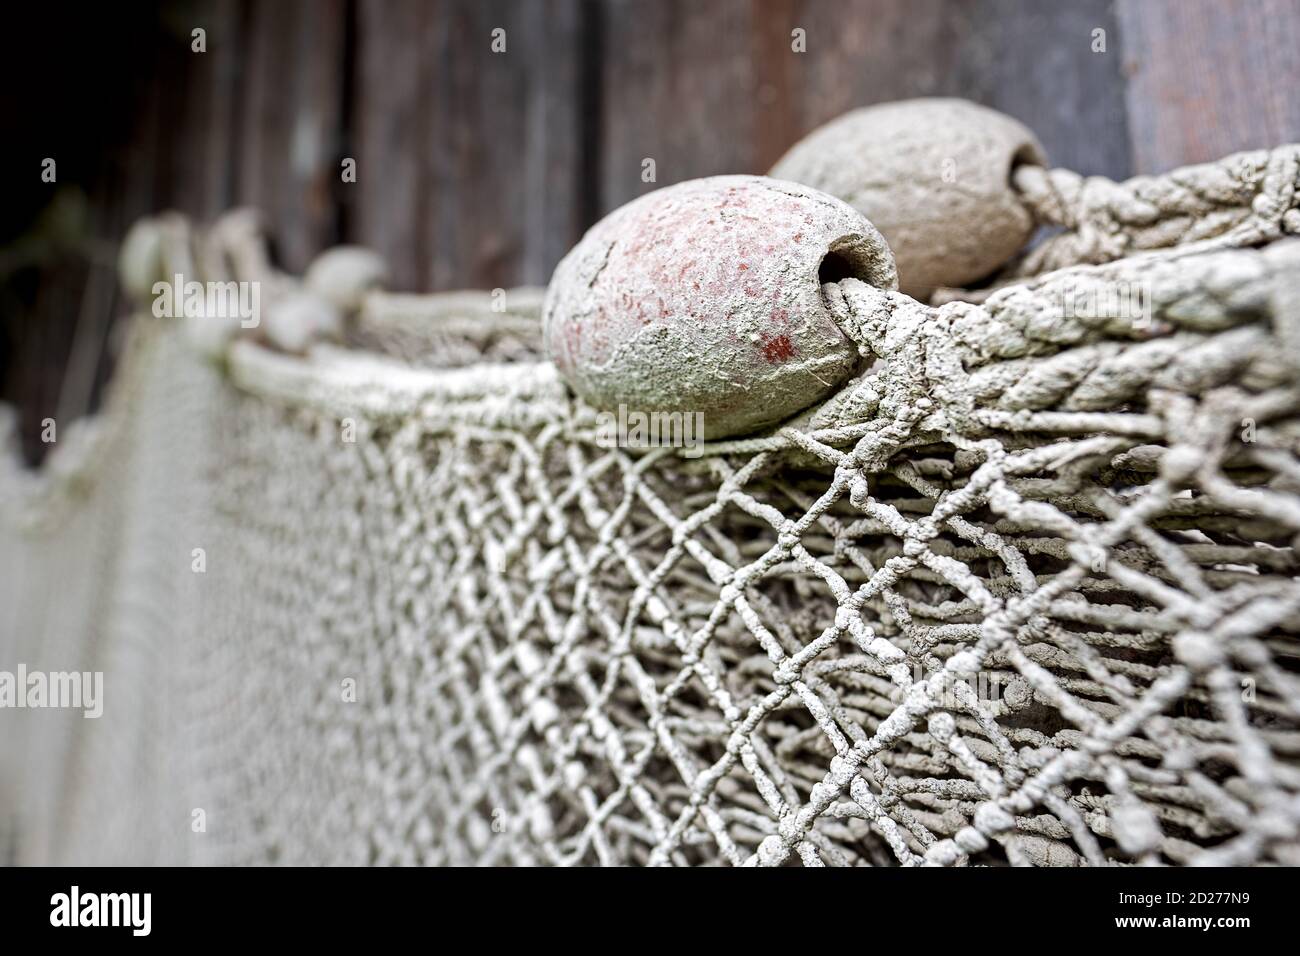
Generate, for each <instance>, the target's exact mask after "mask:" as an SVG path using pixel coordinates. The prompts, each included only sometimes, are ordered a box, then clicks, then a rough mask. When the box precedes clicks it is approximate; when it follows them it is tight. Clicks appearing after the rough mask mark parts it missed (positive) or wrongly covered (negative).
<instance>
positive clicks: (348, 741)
mask: <svg viewBox="0 0 1300 956" xmlns="http://www.w3.org/2000/svg"><path fill="white" fill-rule="evenodd" d="M1298 264H1300V252H1298V251H1297V246H1296V245H1294V244H1289V243H1287V242H1277V243H1274V244H1272V245H1268V246H1266V247H1264V248H1263V249H1240V250H1226V251H1214V250H1210V251H1193V252H1189V253H1188V254H1185V255H1173V256H1166V257H1162V258H1147V259H1140V260H1139V259H1122V260H1120V261H1118V262H1116V263H1113V264H1111V265H1099V266H1088V267H1081V268H1074V269H1068V270H1066V271H1064V272H1056V273H1052V274H1050V275H1046V276H1043V277H1041V278H1038V279H1034V280H1031V281H1027V282H1022V283H1020V284H1017V285H1015V286H1013V287H1010V288H1007V289H1003V290H1001V291H999V292H996V293H994V294H993V295H992V296H990V297H989V298H988V299H987V301H986V302H985V303H983V304H982V305H974V304H970V303H966V302H951V303H948V304H946V305H943V306H942V307H937V308H931V307H928V306H924V305H921V304H919V303H916V302H914V301H912V300H910V299H908V298H906V297H905V296H902V295H899V294H896V293H885V292H881V291H879V290H875V289H872V288H870V287H868V286H865V285H863V284H862V283H858V282H855V281H854V280H844V281H842V282H840V283H837V284H831V285H828V286H826V287H825V289H824V294H825V295H826V297H827V302H828V303H829V305H830V307H831V309H832V311H833V312H834V314H835V315H836V317H837V319H838V320H839V321H840V323H841V325H842V327H843V328H845V329H846V330H847V331H850V332H851V334H852V336H853V338H854V339H855V340H856V341H857V342H858V343H859V345H860V347H861V348H862V350H863V353H864V356H866V357H867V358H868V359H869V360H870V363H869V368H868V370H867V371H866V372H865V373H864V374H863V375H862V376H861V377H860V378H858V379H857V380H855V381H854V382H852V383H850V385H848V386H846V387H845V388H844V389H843V390H841V391H840V392H839V393H838V394H837V395H836V396H835V397H834V398H832V399H831V400H830V401H829V402H827V403H826V404H825V405H823V406H821V407H819V408H816V409H813V410H811V411H810V412H809V413H807V414H806V415H804V416H801V417H800V418H799V419H798V420H796V421H795V422H792V423H791V424H789V425H788V426H787V427H785V428H782V429H780V430H778V431H776V432H774V433H772V434H770V435H766V436H763V437H760V438H753V439H746V440H739V441H731V442H722V443H715V444H711V445H708V446H706V447H705V448H704V449H703V450H702V453H700V454H696V453H695V451H689V452H688V450H683V449H679V448H668V447H664V448H654V449H649V450H646V449H633V448H627V447H619V446H617V445H614V446H610V444H609V443H608V442H605V441H603V440H602V439H601V437H600V429H599V427H598V421H597V417H596V413H595V412H594V411H593V410H591V409H589V408H587V407H585V406H584V405H582V404H581V403H580V402H577V401H576V400H574V399H573V398H572V397H571V395H570V394H569V393H568V392H567V390H566V389H565V388H564V386H563V384H562V383H561V382H560V380H559V379H558V377H557V375H556V374H555V372H554V370H553V368H552V367H551V366H550V365H549V364H548V363H546V362H545V361H542V360H540V355H539V352H538V335H537V326H536V296H535V294H534V293H531V292H529V293H524V294H521V295H520V296H519V297H518V299H517V301H518V302H521V303H522V305H520V306H519V307H518V308H517V310H515V311H514V312H513V313H512V314H508V315H505V316H500V315H499V314H497V313H493V312H492V310H491V309H484V308H483V300H481V299H480V300H479V301H477V302H475V301H473V300H472V299H465V298H460V299H453V300H447V299H439V298H437V297H432V298H425V299H422V300H413V299H410V298H408V297H391V296H385V295H382V294H380V295H375V296H372V297H371V298H370V299H369V300H368V301H367V304H366V306H365V309H364V311H363V314H362V316H361V320H360V322H359V323H358V324H357V326H356V328H355V329H354V334H355V340H354V341H353V343H352V347H350V348H341V347H333V346H328V345H319V346H317V347H315V348H314V349H313V350H312V351H311V352H310V354H309V355H308V356H307V357H306V358H301V357H296V356H292V355H284V354H278V353H276V352H275V351H273V350H270V349H268V348H265V347H263V346H261V345H258V344H255V343H253V342H248V341H240V342H236V343H235V344H234V345H233V346H232V347H231V348H230V350H229V351H228V352H227V353H226V354H224V355H223V357H222V359H221V361H220V362H217V363H213V362H211V361H208V360H206V359H204V358H202V357H200V355H199V354H198V353H197V352H196V351H195V350H194V349H193V348H192V347H190V345H189V343H188V341H187V339H186V336H185V334H184V330H183V329H182V328H181V327H180V325H179V323H176V322H171V321H164V320H154V319H151V318H148V317H140V318H138V319H137V320H136V322H135V328H134V334H133V336H132V340H131V345H130V348H129V353H128V355H127V357H126V359H125V361H124V363H123V366H122V368H121V370H120V374H119V375H118V377H117V381H116V382H115V384H114V387H113V393H112V395H111V397H110V401H109V402H108V407H107V411H106V412H105V414H104V415H102V416H101V417H100V418H99V419H98V420H96V421H93V422H85V423H80V424H79V425H77V426H74V427H72V428H70V429H68V434H67V435H66V436H64V437H61V439H60V443H59V444H60V447H59V448H58V449H57V450H56V451H55V452H54V454H53V455H52V456H51V461H50V462H49V464H48V465H47V467H46V469H45V471H44V473H42V474H40V475H33V474H31V473H27V472H23V471H22V470H20V469H19V468H18V467H17V466H16V465H12V464H10V465H6V470H5V472H4V473H3V475H0V489H3V492H2V493H3V502H2V504H0V509H2V512H3V515H4V522H3V531H2V532H0V554H2V555H3V562H4V566H5V568H6V569H8V573H6V574H5V575H4V577H3V579H0V608H3V612H2V613H3V614H4V616H5V626H4V630H3V645H2V646H0V650H2V651H3V653H4V655H5V656H4V660H5V661H23V662H25V664H26V665H27V666H28V667H29V668H31V669H39V668H44V669H47V670H51V671H53V670H87V671H102V672H103V673H104V687H105V692H104V712H103V716H102V717H100V718H98V719H95V720H87V719H84V718H83V717H82V715H81V713H80V712H79V711H72V712H68V711H49V710H28V711H10V712H7V713H6V714H5V715H4V721H5V727H6V732H5V733H4V735H3V737H2V738H0V748H2V749H0V761H2V762H0V767H3V770H4V780H5V784H4V788H3V790H0V800H3V801H4V802H3V804H0V806H3V807H4V810H5V815H4V818H5V825H6V829H7V830H8V833H9V839H8V841H7V842H8V844H9V845H10V846H11V847H12V852H13V855H14V857H15V858H16V859H18V860H19V861H21V862H34V863H35V862H39V863H53V862H65V863H66V862H75V863H94V862H117V863H121V862H132V863H159V862H171V863H264V862H284V863H380V864H386V863H412V864H415V863H419V864H445V863H458V864H469V863H473V864H507V863H508V864H597V863H599V864H634V865H639V864H672V865H700V864H719V863H722V864H734V865H745V864H760V865H774V864H782V863H803V864H805V865H822V864H831V865H861V864H875V865H897V864H903V865H915V864H919V863H932V864H935V863H937V864H944V865H953V864H957V865H961V864H975V865H980V864H1005V863H1012V864H1030V865H1076V864H1106V863H1167V864H1187V863H1213V862H1218V863H1232V864H1247V863H1265V862H1280V863H1292V864H1294V863H1300V766H1298V764H1300V761H1298V759H1297V757H1298V755H1300V713H1298V711H1300V677H1298V676H1297V669H1298V668H1297V664H1298V661H1297V652H1298V650H1300V645H1298V643H1297V636H1296V635H1297V630H1300V617H1297V610H1298V609H1300V582H1298V581H1297V576H1296V571H1297V558H1296V551H1295V545H1296V535H1297V532H1300V457H1298V455H1300V391H1298V390H1297V387H1296V382H1295V370H1296V368H1297V365H1298V364H1300V350H1298V349H1297V343H1298V341H1300V338H1298V337H1297V332H1300V324H1298V323H1300V289H1297V283H1296V278H1295V277H1296V275H1297V265H1298ZM1135 282H1136V283H1140V288H1141V289H1142V301H1143V303H1144V306H1143V313H1142V315H1141V316H1138V317H1134V316H1131V315H1130V316H1116V315H1114V314H1111V313H1109V312H1107V311H1106V310H1104V309H1103V310H1097V309H1087V308H1079V307H1078V305H1079V303H1080V302H1081V301H1084V300H1085V299H1086V297H1087V296H1088V295H1089V294H1091V293H1090V292H1089V290H1092V292H1094V293H1095V292H1097V291H1098V290H1101V289H1104V288H1108V287H1114V286H1115V285H1116V284H1122V283H1135ZM1081 297H1083V298H1081ZM412 310H414V313H415V315H414V320H413V319H412ZM469 316H472V317H473V318H474V321H472V322H467V321H466V319H467V317H469ZM494 322H499V323H500V324H499V325H497V326H493V323H494ZM530 322H531V324H530ZM412 336H415V337H416V338H419V337H420V336H425V338H424V339H422V340H421V341H424V342H425V343H431V345H430V348H429V349H428V350H426V352H423V353H421V352H420V345H419V343H418V342H413V340H412V338H411V337H412ZM435 345H436V346H437V347H436V348H434V347H433V346H435ZM390 352H396V353H399V354H400V355H402V356H403V357H404V359H405V360H403V361H398V360H397V359H395V358H394V357H393V355H391V354H388V353H390ZM485 352H486V353H488V354H490V355H491V357H492V358H493V359H495V360H496V361H493V362H488V361H479V362H475V363H474V364H468V362H462V361H460V358H459V357H460V356H464V357H465V358H467V359H474V358H475V357H476V356H478V355H481V354H483V353H485ZM412 354H425V355H433V354H436V355H440V356H443V357H444V360H442V361H440V362H438V364H441V365H464V366H465V367H461V368H439V369H434V368H429V367H427V364H428V363H427V362H418V361H417V362H412V361H410V359H409V357H410V356H411V355H412ZM448 355H450V356H452V358H450V359H446V358H445V357H446V356H448ZM196 562H198V563H197V564H196ZM200 824H201V825H200Z"/></svg>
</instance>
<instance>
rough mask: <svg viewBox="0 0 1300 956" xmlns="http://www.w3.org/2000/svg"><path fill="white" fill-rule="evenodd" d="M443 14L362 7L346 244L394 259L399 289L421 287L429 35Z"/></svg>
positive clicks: (405, 7)
mask: <svg viewBox="0 0 1300 956" xmlns="http://www.w3.org/2000/svg"><path fill="white" fill-rule="evenodd" d="M436 15H437V11H436V10H432V11H431V10H430V7H429V5H428V4H426V3H422V2H420V0H389V2H382V0H362V2H361V3H360V4H358V10H357V22H356V30H357V36H356V40H355V45H356V51H357V52H356V62H355V64H354V80H353V83H354V87H353V96H352V106H351V113H350V115H351V117H352V123H351V126H350V129H349V131H348V135H347V145H346V152H347V154H348V156H349V157H351V158H353V159H355V160H356V164H357V166H356V182H355V183H347V184H342V186H341V195H342V197H343V202H344V203H345V205H346V206H347V208H348V216H347V219H346V221H347V223H348V229H349V235H348V237H347V238H348V239H349V240H351V241H354V242H359V243H362V244H364V245H367V246H370V247H371V248H373V249H375V250H376V251H377V252H379V253H381V254H382V255H383V256H384V257H385V258H386V259H387V260H388V267H389V270H390V271H391V273H392V284H393V286H394V288H398V289H409V290H413V291H414V290H418V289H420V288H422V286H423V281H422V280H423V263H424V259H425V255H424V229H423V222H424V219H425V217H426V216H427V214H428V213H427V210H426V209H425V208H424V206H423V205H422V199H423V196H424V191H423V190H422V189H421V177H422V175H423V173H424V157H423V143H424V140H425V130H426V129H427V124H428V122H429V112H430V110H429V98H430V97H429V92H428V81H427V62H426V60H427V57H428V56H429V55H430V54H429V53H428V51H427V50H426V49H425V42H424V35H425V33H426V32H427V29H428V26H429V23H430V20H431V19H432V17H433V16H436Z"/></svg>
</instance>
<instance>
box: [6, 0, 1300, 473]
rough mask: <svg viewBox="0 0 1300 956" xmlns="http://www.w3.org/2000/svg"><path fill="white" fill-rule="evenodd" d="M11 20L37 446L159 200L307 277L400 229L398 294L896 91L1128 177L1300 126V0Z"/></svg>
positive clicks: (386, 1) (533, 271) (92, 397)
mask: <svg viewBox="0 0 1300 956" xmlns="http://www.w3.org/2000/svg"><path fill="white" fill-rule="evenodd" d="M5 18H6V24H5V27H4V34H3V39H2V40H0V43H3V47H4V48H3V51H2V54H3V55H0V77H2V82H0V117H2V118H3V124H4V131H5V145H6V148H5V150H4V151H3V158H2V159H0V162H3V164H4V186H5V190H6V196H5V202H4V205H3V211H2V212H0V320H2V323H3V324H2V326H0V398H3V399H5V400H7V401H10V402H13V403H15V404H17V405H18V407H19V409H20V411H21V420H22V432H23V436H24V445H25V448H26V451H27V453H28V456H29V457H30V458H33V459H35V458H37V457H39V453H40V450H41V447H40V444H39V439H38V435H39V429H40V421H41V419H42V418H44V417H46V416H54V417H57V418H58V420H59V421H60V422H62V421H63V420H65V419H66V418H69V417H75V416H77V415H80V414H83V413H85V412H86V411H87V410H89V409H92V408H93V407H94V406H95V403H96V401H97V396H98V395H99V393H100V390H101V388H102V385H103V383H104V381H105V379H106V377H107V375H108V374H109V372H110V370H111V365H112V347H111V344H112V341H113V338H114V336H113V330H114V323H115V319H117V318H118V317H119V316H120V314H121V312H122V311H123V305H122V303H121V301H120V298H119V296H118V293H117V290H116V283H115V279H114V274H113V261H114V257H115V254H116V245H117V242H118V240H119V239H120V237H121V236H122V234H123V232H124V231H125V229H126V228H127V226H128V225H129V224H130V222H131V221H132V220H133V219H135V218H136V217H139V216H141V215H144V214H147V213H150V212H155V211H158V210H162V209H169V208H170V209H178V210H181V211H182V212H185V213H188V214H191V215H193V216H195V217H198V218H201V219H209V218H211V217H213V216H215V215H216V214H217V213H219V212H221V211H223V210H225V209H227V208H229V207H231V206H233V205H241V204H251V205H254V206H258V207H260V208H262V209H263V210H264V211H265V212H266V213H267V214H268V215H269V218H270V221H271V223H272V226H273V229H274V233H275V238H276V251H277V255H278V257H279V259H280V262H281V264H282V265H283V266H285V267H286V268H288V269H289V270H291V271H298V270H301V269H302V268H303V267H304V266H305V265H306V264H307V262H308V261H309V260H310V259H311V257H312V256H313V255H314V254H315V253H316V252H318V251H319V250H321V249H323V248H325V247H327V246H329V245H332V244H334V243H337V242H340V241H348V242H359V243H363V244H366V245H369V246H372V247H373V248H375V249H377V250H379V251H380V252H382V253H383V254H384V255H385V256H386V257H387V259H388V261H389V264H390V266H391V269H392V272H393V278H394V281H393V286H394V287H395V288H400V289H409V290H438V289H454V288H466V287H486V288H491V287H497V286H506V287H508V286H511V285H518V284H544V283H545V282H546V279H547V276H548V275H549V273H550V270H551V268H552V267H553V266H554V264H555V263H556V261H557V260H558V259H559V258H560V256H562V255H563V254H564V252H565V251H566V250H567V249H568V248H569V246H570V245H571V244H572V243H573V242H574V241H575V240H576V239H577V238H578V237H579V236H580V235H581V233H582V231H583V230H584V229H585V228H586V227H587V226H588V225H590V224H591V223H592V222H594V221H595V220H596V219H598V218H599V217H600V216H601V215H603V214H604V213H606V212H608V211H609V210H611V209H613V208H615V207H617V206H619V205H621V204H622V203H624V202H626V201H627V200H629V199H631V198H633V197H634V196H637V195H639V194H640V193H642V192H645V191H647V190H649V189H652V188H655V187H656V186H663V185H667V184H670V183H674V182H678V181H680V180H683V179H690V178H693V177H697V176H705V175H710V174H714V173H727V172H752V173H760V172H764V171H766V169H767V168H768V167H769V166H770V165H771V164H772V162H773V161H774V160H775V159H777V157H779V156H780V155H781V153H783V152H784V151H785V149H786V148H787V147H788V146H789V145H790V144H791V143H793V142H794V141H795V140H796V139H798V138H799V137H800V136H801V135H802V134H804V133H805V132H807V131H808V130H810V129H812V128H813V127H815V126H817V125H819V124H821V123H823V122H825V121H826V120H828V119H830V118H832V117H834V116H836V115H838V114H839V113H842V112H844V111H846V110H848V109H851V108H853V107H855V106H862V105H866V104H870V103H876V102H881V101H886V100H894V99H901V98H906V97H912V96H927V95H959V96H964V97H967V98H970V99H973V100H977V101H979V102H981V103H985V104H988V105H990V106H994V107H996V108H998V109H1001V110H1003V111H1005V112H1008V113H1010V114H1012V115H1014V116H1016V117H1017V118H1019V119H1020V120H1022V121H1024V122H1025V123H1027V124H1028V125H1029V126H1030V127H1032V128H1033V129H1034V130H1035V131H1036V132H1037V134H1038V136H1039V138H1040V139H1041V140H1042V142H1043V143H1044V145H1045V146H1046V147H1047V150H1048V153H1049V156H1050V158H1051V160H1052V162H1053V163H1054V164H1055V165H1060V166H1067V167H1070V168H1072V169H1075V170H1078V171H1080V172H1084V173H1098V174H1104V175H1107V176H1111V177H1125V176H1128V175H1131V174H1135V173H1145V172H1156V171H1161V170H1165V169H1168V168H1170V167H1172V166H1176V165H1180V164H1185V163H1191V162H1198V161H1204V160H1210V159H1216V158H1218V157H1220V156H1222V155H1224V154H1226V153H1229V152H1233V151H1235V150H1242V149H1251V148H1258V147H1265V146H1272V145H1276V144H1277V143H1280V142H1288V141H1295V140H1300V96H1297V91H1298V90H1300V82H1298V81H1300V0H1113V2H1112V0H1073V2H1069V3H1065V2H1054V0H856V2H854V0H712V2H710V0H427V2H420V0H204V2H177V3H164V4H160V5H156V6H154V5H149V4H144V3H112V4H94V5H84V6H83V5H80V4H68V3H59V2H41V3H21V4H11V5H9V6H8V7H7V8H6V11H5ZM196 27H201V28H202V29H204V30H205V31H206V45H207V51H206V52H205V53H195V52H193V51H192V50H191V42H192V41H191V31H192V30H194V29H195V28H196ZM496 28H501V29H504V30H505V31H506V33H505V36H506V51H505V52H504V53H494V52H493V51H492V49H491V41H492V31H493V30H494V29H496ZM796 28H801V29H803V30H804V31H805V34H806V43H807V51H806V52H804V53H796V52H793V51H792V49H791V31H792V30H794V29H796ZM1099 29H1100V30H1104V31H1105V51H1104V52H1094V46H1095V45H1096V44H1095V39H1096V34H1095V33H1094V31H1096V30H1099ZM47 157H48V158H53V159H55V161H56V163H57V167H56V169H57V182H56V183H53V184H50V183H43V182H42V181H41V177H40V173H41V163H42V161H43V160H44V159H45V158H47ZM345 157H351V158H354V159H355V160H356V164H357V181H356V183H353V184H345V183H343V182H342V181H341V177H340V163H341V161H342V160H343V159H344V158H345ZM646 158H652V159H654V161H655V165H656V172H657V182H656V183H653V184H648V183H644V182H642V179H641V170H642V161H643V160H644V159H646Z"/></svg>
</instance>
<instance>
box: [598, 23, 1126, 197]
mask: <svg viewBox="0 0 1300 956" xmlns="http://www.w3.org/2000/svg"><path fill="white" fill-rule="evenodd" d="M600 9H601V11H602V14H603V17H604V20H605V25H606V26H605V30H604V35H605V54H604V56H605V69H604V72H603V76H604V84H603V85H604V88H605V91H606V92H605V95H604V103H603V107H602V110H601V113H600V116H601V123H602V128H601V140H600V142H601V151H602V162H601V166H602V177H601V180H600V189H601V202H600V206H601V208H602V209H603V210H606V211H607V210H609V209H611V208H614V207H616V206H618V205H620V204H621V203H623V202H626V201H627V200H629V199H631V198H633V197H634V196H637V195H640V194H641V193H643V192H646V191H648V190H649V189H650V188H652V187H653V186H654V185H664V184H667V183H671V182H677V181H680V180H682V179H689V178H692V177H695V176H704V175H713V174H717V173H723V172H763V171H765V170H766V169H768V168H770V166H771V164H772V163H773V162H774V161H775V160H776V159H777V158H778V157H779V156H780V155H781V154H782V153H783V152H784V151H785V150H786V149H787V148H788V147H789V146H790V145H791V144H792V143H793V142H794V141H795V140H796V139H798V137H799V136H801V135H803V133H805V132H807V131H808V130H810V129H812V128H814V127H816V126H818V125H820V124H822V123H824V122H826V121H827V120H830V119H832V118H834V117H835V116H838V115H840V114H841V113H844V112H846V111H848V110H850V109H853V108H854V107H858V106H865V105H869V104H872V103H878V102H885V101H889V100H898V99H907V98H911V97H917V96H963V97H966V98H969V99H973V100H975V101H977V102H981V103H985V104H987V105H990V106H993V107H995V108H998V109H1001V110H1004V111H1006V112H1008V113H1010V114H1011V115H1013V116H1016V117H1018V118H1020V119H1021V120H1022V121H1024V122H1025V123H1027V124H1028V125H1029V126H1030V127H1032V128H1033V129H1034V130H1035V131H1036V132H1037V133H1038V135H1039V137H1040V138H1041V139H1042V141H1043V143H1044V145H1045V146H1046V147H1047V150H1048V153H1049V156H1050V157H1051V159H1052V160H1053V161H1054V162H1056V163H1059V164H1062V165H1067V166H1070V167H1071V168H1075V169H1079V170H1081V171H1084V172H1089V173H1104V174H1108V175H1112V176H1123V175H1126V174H1127V173H1128V170H1129V146H1128V139H1127V131H1126V127H1125V123H1124V77H1123V75H1122V71H1121V62H1122V61H1121V56H1120V54H1119V52H1118V51H1117V49H1116V40H1117V37H1116V33H1117V30H1116V27H1115V21H1114V18H1113V16H1112V14H1111V12H1110V4H1109V0H1083V2H1080V3H1075V4H1069V5H1046V4H1041V3H1035V2H1031V0H980V2H975V3H962V4H958V3H952V2H947V0H880V2H873V3H871V4H844V3H840V2H832V0H801V2H800V0H726V2H721V3H711V4H707V5H705V4H689V3H686V2H680V3H678V2H673V3H661V4H654V5H647V4H642V3H638V2H629V0H606V2H604V3H603V4H602V5H601V8H600ZM1094 29H1103V30H1105V31H1106V40H1107V49H1106V52H1105V53H1094V52H1093V49H1092V43H1093V33H1092V31H1093V30H1094ZM795 30H802V31H803V39H804V41H805V44H806V51H805V52H802V53H800V52H796V51H795V50H794V49H793V48H792V32H793V31H795ZM646 157H651V158H654V159H656V162H657V170H656V171H657V174H658V183H657V184H644V183H642V182H641V181H640V171H641V166H640V164H641V162H642V161H643V160H644V158H646Z"/></svg>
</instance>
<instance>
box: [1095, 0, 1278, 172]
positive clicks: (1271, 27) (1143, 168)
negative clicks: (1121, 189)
mask: <svg viewBox="0 0 1300 956" xmlns="http://www.w3.org/2000/svg"><path fill="white" fill-rule="evenodd" d="M1117 12H1118V15H1119V22H1120V24H1121V27H1122V29H1123V35H1122V43H1123V47H1124V57H1125V60H1126V61H1127V63H1128V71H1129V73H1130V79H1129V89H1128V115H1129V127H1130V130H1131V133H1132V138H1133V157H1134V166H1135V167H1136V171H1137V172H1143V173H1150V172H1160V171H1162V170H1166V169H1169V168H1171V167H1174V166H1179V165H1183V164H1187V163H1199V162H1207V161H1210V160H1214V159H1218V158H1219V157H1221V156H1224V155H1227V154H1228V153H1232V152H1236V151H1238V150H1244V149H1261V148H1265V147H1269V146H1275V145H1277V144H1279V143H1287V142H1296V141H1300V98H1298V97H1297V96H1296V91H1297V89H1300V3H1298V2H1297V0H1249V2H1247V0H1120V2H1119V3H1118V4H1117Z"/></svg>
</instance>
